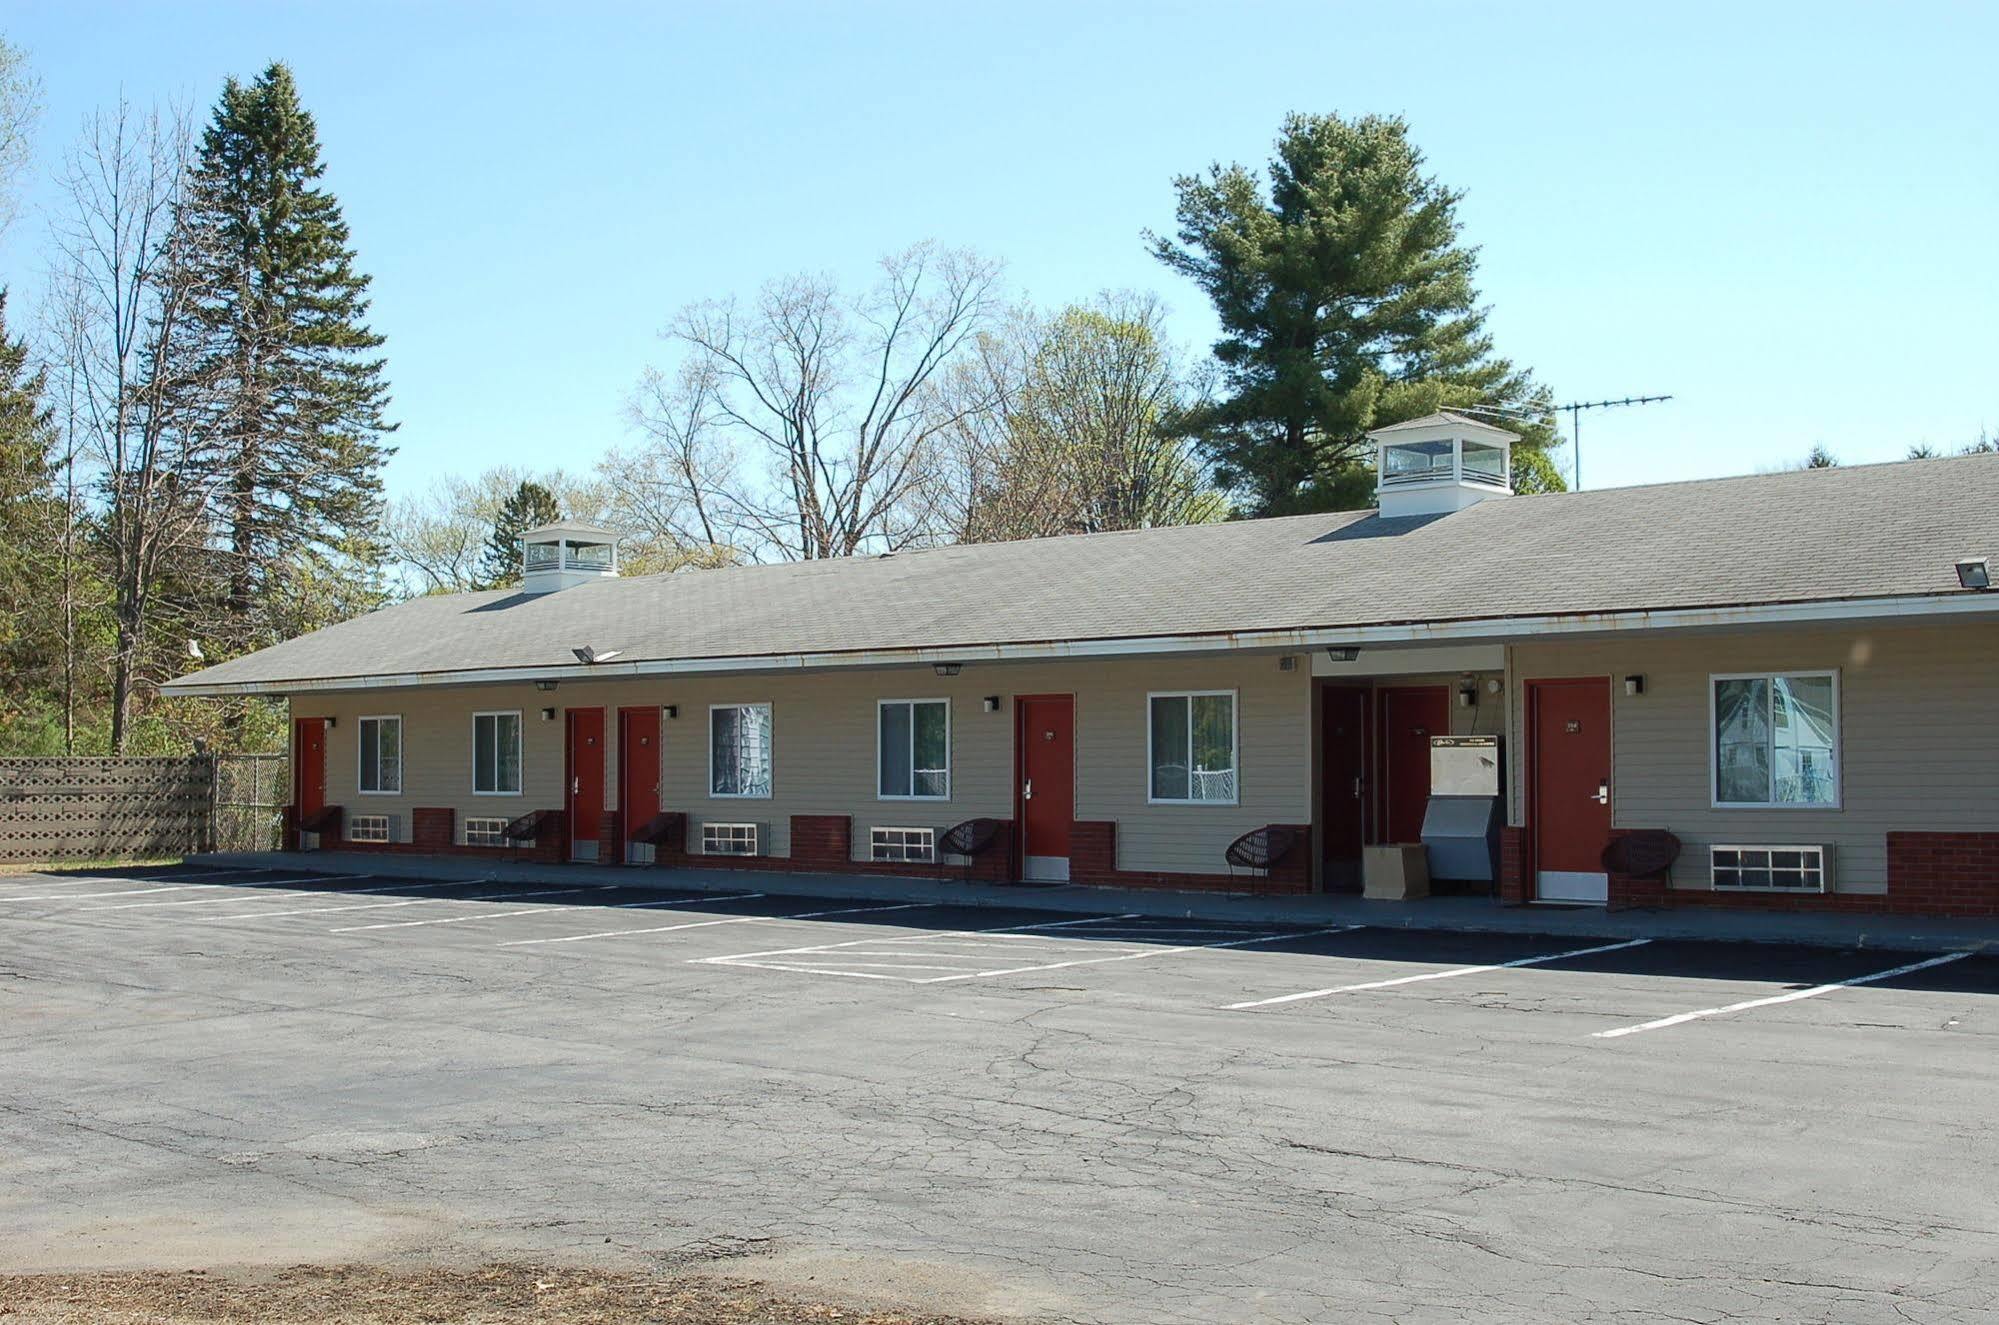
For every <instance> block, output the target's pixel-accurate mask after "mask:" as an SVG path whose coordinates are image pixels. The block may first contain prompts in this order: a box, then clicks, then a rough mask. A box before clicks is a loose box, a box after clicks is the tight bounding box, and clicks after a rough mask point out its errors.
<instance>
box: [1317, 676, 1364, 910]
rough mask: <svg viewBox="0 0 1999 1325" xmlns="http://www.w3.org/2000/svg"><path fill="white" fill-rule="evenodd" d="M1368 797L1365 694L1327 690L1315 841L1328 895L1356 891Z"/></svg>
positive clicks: (1322, 712)
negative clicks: (1318, 842)
mask: <svg viewBox="0 0 1999 1325" xmlns="http://www.w3.org/2000/svg"><path fill="white" fill-rule="evenodd" d="M1367 797H1368V786H1367V691H1365V690H1362V689H1361V688H1359V687H1358V686H1327V687H1325V689H1324V690H1323V691H1322V692H1321V694H1320V700H1319V820H1320V826H1319V837H1320V841H1321V843H1322V844H1323V846H1322V848H1321V852H1320V854H1321V856H1322V857H1323V859H1324V861H1325V883H1324V886H1325V888H1326V891H1328V892H1359V891H1360V849H1361V847H1362V845H1363V844H1365V842H1366V841H1367Z"/></svg>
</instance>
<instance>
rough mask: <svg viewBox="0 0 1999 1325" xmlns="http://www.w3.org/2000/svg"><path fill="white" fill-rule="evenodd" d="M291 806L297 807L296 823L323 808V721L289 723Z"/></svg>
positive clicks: (315, 719) (324, 770)
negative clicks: (290, 739)
mask: <svg viewBox="0 0 1999 1325" xmlns="http://www.w3.org/2000/svg"><path fill="white" fill-rule="evenodd" d="M292 803H293V804H294V805H295V806H297V807H298V809H297V813H298V819H297V821H296V822H298V823H304V822H305V821H306V820H308V819H310V818H312V816H313V815H315V814H318V813H319V812H320V811H321V810H323V809H325V808H326V719H325V718H298V719H295V720H294V721H293V722H292Z"/></svg>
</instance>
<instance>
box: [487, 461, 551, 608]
mask: <svg viewBox="0 0 1999 1325" xmlns="http://www.w3.org/2000/svg"><path fill="white" fill-rule="evenodd" d="M561 518H562V508H561V507H560V506H558V505H557V504H556V501H555V494H554V493H552V492H550V491H549V490H548V489H547V488H545V487H543V486H542V485H541V484H539V483H536V482H535V481H534V480H532V479H523V480H521V485H520V486H519V487H517V488H515V489H514V490H513V492H512V493H510V494H508V496H507V500H506V501H505V502H503V503H502V504H501V506H500V509H499V511H498V513H496V514H495V515H494V516H493V532H492V534H491V535H489V536H488V537H487V539H486V551H485V552H484V553H483V554H482V555H481V556H480V558H479V587H480V588H481V589H504V588H506V587H507V586H508V585H512V584H519V583H520V579H521V535H522V534H525V533H526V532H527V531H528V530H530V529H539V528H540V527H541V526H543V525H545V524H554V523H555V522H556V521H557V520H560V519H561Z"/></svg>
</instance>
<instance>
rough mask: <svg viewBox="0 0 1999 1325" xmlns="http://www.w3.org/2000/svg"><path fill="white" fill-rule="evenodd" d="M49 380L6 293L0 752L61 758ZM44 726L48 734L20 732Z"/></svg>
mask: <svg viewBox="0 0 1999 1325" xmlns="http://www.w3.org/2000/svg"><path fill="white" fill-rule="evenodd" d="M47 385H48V375H47V373H46V372H45V371H44V370H41V369H38V368H30V366H29V356H28V345H27V342H26V341H25V340H14V339H10V338H9V337H8V335H7V292H6V291H5V290H0V674H4V675H5V676H6V677H7V678H8V684H7V685H6V687H5V690H4V693H0V750H5V751H8V752H13V753H43V754H47V753H55V752H56V750H59V749H60V748H61V747H60V746H59V745H57V744H54V736H55V729H54V726H53V719H54V716H55V714H56V711H57V709H56V705H55V703H54V702H53V701H54V697H53V696H52V695H51V694H50V693H49V688H48V683H49V682H50V681H51V679H52V677H53V675H54V672H55V670H56V667H57V665H58V663H59V660H60V655H61V638H60V632H59V630H58V628H57V623H56V620H55V616H54V607H55V598H56V595H55V594H54V593H53V592H51V587H50V581H51V580H52V579H54V578H55V575H54V573H53V571H54V565H53V563H54V560H55V556H56V552H57V545H58V543H59V541H60V539H61V530H62V523H61V521H62V508H61V505H60V501H59V499H58V497H57V495H56V493H55V489H54V473H53V467H52V457H53V452H54V446H55V418H54V411H53V409H52V407H51V406H50V405H48V403H47V400H46V396H47V391H46V388H47ZM26 726H39V727H46V728H48V731H47V733H46V734H41V733H27V732H23V731H21V730H19V729H20V728H22V727H26Z"/></svg>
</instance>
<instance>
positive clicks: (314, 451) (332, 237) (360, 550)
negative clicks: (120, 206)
mask: <svg viewBox="0 0 1999 1325" xmlns="http://www.w3.org/2000/svg"><path fill="white" fill-rule="evenodd" d="M324 173H325V166H324V165H323V164H322V162H321V160H320V151H319V135H318V131H317V129H316V128H315V126H314V124H313V119H312V116H311V115H310V114H309V113H307V111H306V110H305V109H304V108H303V107H302V106H301V105H300V104H299V98H298V89H297V87H296V85H295V84H294V83H293V82H292V75H291V71H290V70H289V69H287V68H286V67H285V66H284V65H282V64H273V65H271V66H270V67H269V68H268V69H266V70H265V71H264V72H263V74H262V75H260V76H259V77H258V78H257V79H256V80H255V81H254V82H252V83H250V84H249V85H247V86H246V85H244V84H242V83H240V82H238V81H237V80H236V79H234V78H232V79H230V80H229V81H228V82H227V83H226V84H225V85H224V87H223V91H222V98H221V100H220V101H219V102H218V103H217V105H216V107H215V114H214V118H213V120H212V121H211V122H210V124H209V126H208V129H207V130H206V132H204V134H203V135H202V140H201V149H200V154H199V159H198V160H197V162H196V164H195V167H194V170H193V172H192V175H191V178H190V181H189V185H188V191H187V195H186V198H185V200H184V202H183V203H182V205H181V208H180V225H181V231H182V234H183V235H184V236H185V237H186V241H185V242H184V243H183V245H182V248H183V249H184V251H185V256H184V257H183V258H182V259H181V261H182V262H183V263H185V264H188V265H190V266H191V267H193V268H194V270H193V271H192V272H191V273H190V275H191V276H192V277H193V279H194V284H195V287H196V288H197V289H198V290H199V292H200V294H199V300H198V307H197V309H196V311H195V321H196V324H197V327H198V330H199V335H200V344H199V348H198V350H197V352H196V354H195V355H194V356H193V359H194V360H195V362H193V363H192V364H191V366H190V369H189V371H188V372H187V374H186V380H187V381H188V382H189V383H190V384H198V385H191V386H190V387H189V389H190V390H193V391H198V392H199V393H201V395H202V399H201V401H200V402H199V408H200V409H203V410H207V411H210V412H211V416H210V417H211V422H212V423H213V425H214V426H215V432H216V435H217V436H219V437H220V438H221V439H222V441H223V445H224V460H223V467H224V472H225V474H226V476H227V477H226V481H225V482H224V484H223V487H222V491H221V492H220V493H219V494H218V500H219V506H220V513H219V520H220V522H221V524H222V529H221V531H220V532H221V541H222V542H223V543H224V544H225V546H226V548H227V550H228V553H229V566H228V571H229V573H228V577H227V585H226V588H225V589H224V590H223V597H224V602H223V612H222V614H221V615H222V619H221V621H220V622H219V623H218V625H219V628H220V629H219V637H218V638H217V639H216V643H218V644H219V645H220V646H221V648H222V649H223V650H224V651H225V652H226V651H232V650H236V649H245V648H252V647H258V646H261V645H264V644H268V643H271V642H274V641H275V640H277V639H279V638H283V637H285V636H286V635H288V634H292V633H296V632H297V631H299V630H301V629H311V628H313V627H314V626H317V625H323V624H326V621H325V620H320V619H317V618H320V617H326V618H328V619H331V617H332V615H333V614H335V613H338V612H342V611H351V610H352V609H353V607H354V606H355V605H356V604H357V602H358V603H359V605H361V606H365V605H367V602H368V601H371V600H372V597H373V592H374V583H373V573H374V570H375V568H376V567H377V566H378V564H379V563H380V560H381V556H382V552H381V543H380V524H381V509H382V482H381V469H382V465H383V463H384V462H385V461H386V460H387V459H388V457H389V456H390V455H391V454H392V453H393V452H392V449H391V448H390V447H388V446H386V445H384V444H383V440H382V439H383V437H384V435H385V434H387V433H388V432H390V431H391V430H392V429H393V427H394V425H393V424H390V423H389V422H387V421H386V419H385V417H384V411H385V409H386V408H387V405H388V399H389V388H388V383H387V381H386V379H385V378H384V375H383V364H384V361H383V359H382V358H381V356H380V355H379V354H377V353H376V351H378V350H379V349H380V348H381V346H382V343H383V338H382V337H381V336H380V335H378V334H376V333H375V332H374V331H373V330H372V329H371V328H370V327H369V325H368V323H367V313H368V306H369V301H368V297H367V290H368V283H369V279H368V277H366V276H365V275H362V274H361V273H360V272H358V271H357V270H356V269H355V266H354V261H355V254H354V251H353V249H352V248H351V247H350V246H349V243H348V231H347V223H346V221H345V220H344V219H343V218H342V216H341V211H340V204H339V202H338V200H337V199H335V198H334V196H333V194H332V193H330V192H328V191H327V190H326V189H325V188H324V187H323V186H322V185H321V183H320V179H321V177H322V175H324ZM329 564H332V565H337V566H341V567H343V568H344V573H345V574H346V575H347V576H348V577H349V578H352V579H358V580H359V581H360V583H361V584H362V585H363V592H362V593H361V595H360V598H359V599H358V600H357V599H355V598H354V597H353V596H352V595H348V596H347V598H346V599H344V600H341V601H339V602H338V603H337V604H336V602H335V601H334V600H332V599H329V598H328V596H327V595H324V594H313V593H312V592H311V591H310V586H309V585H307V584H305V583H302V582H300V581H299V577H298V575H297V574H296V571H297V568H299V567H305V566H313V567H325V566H327V565H329Z"/></svg>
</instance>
